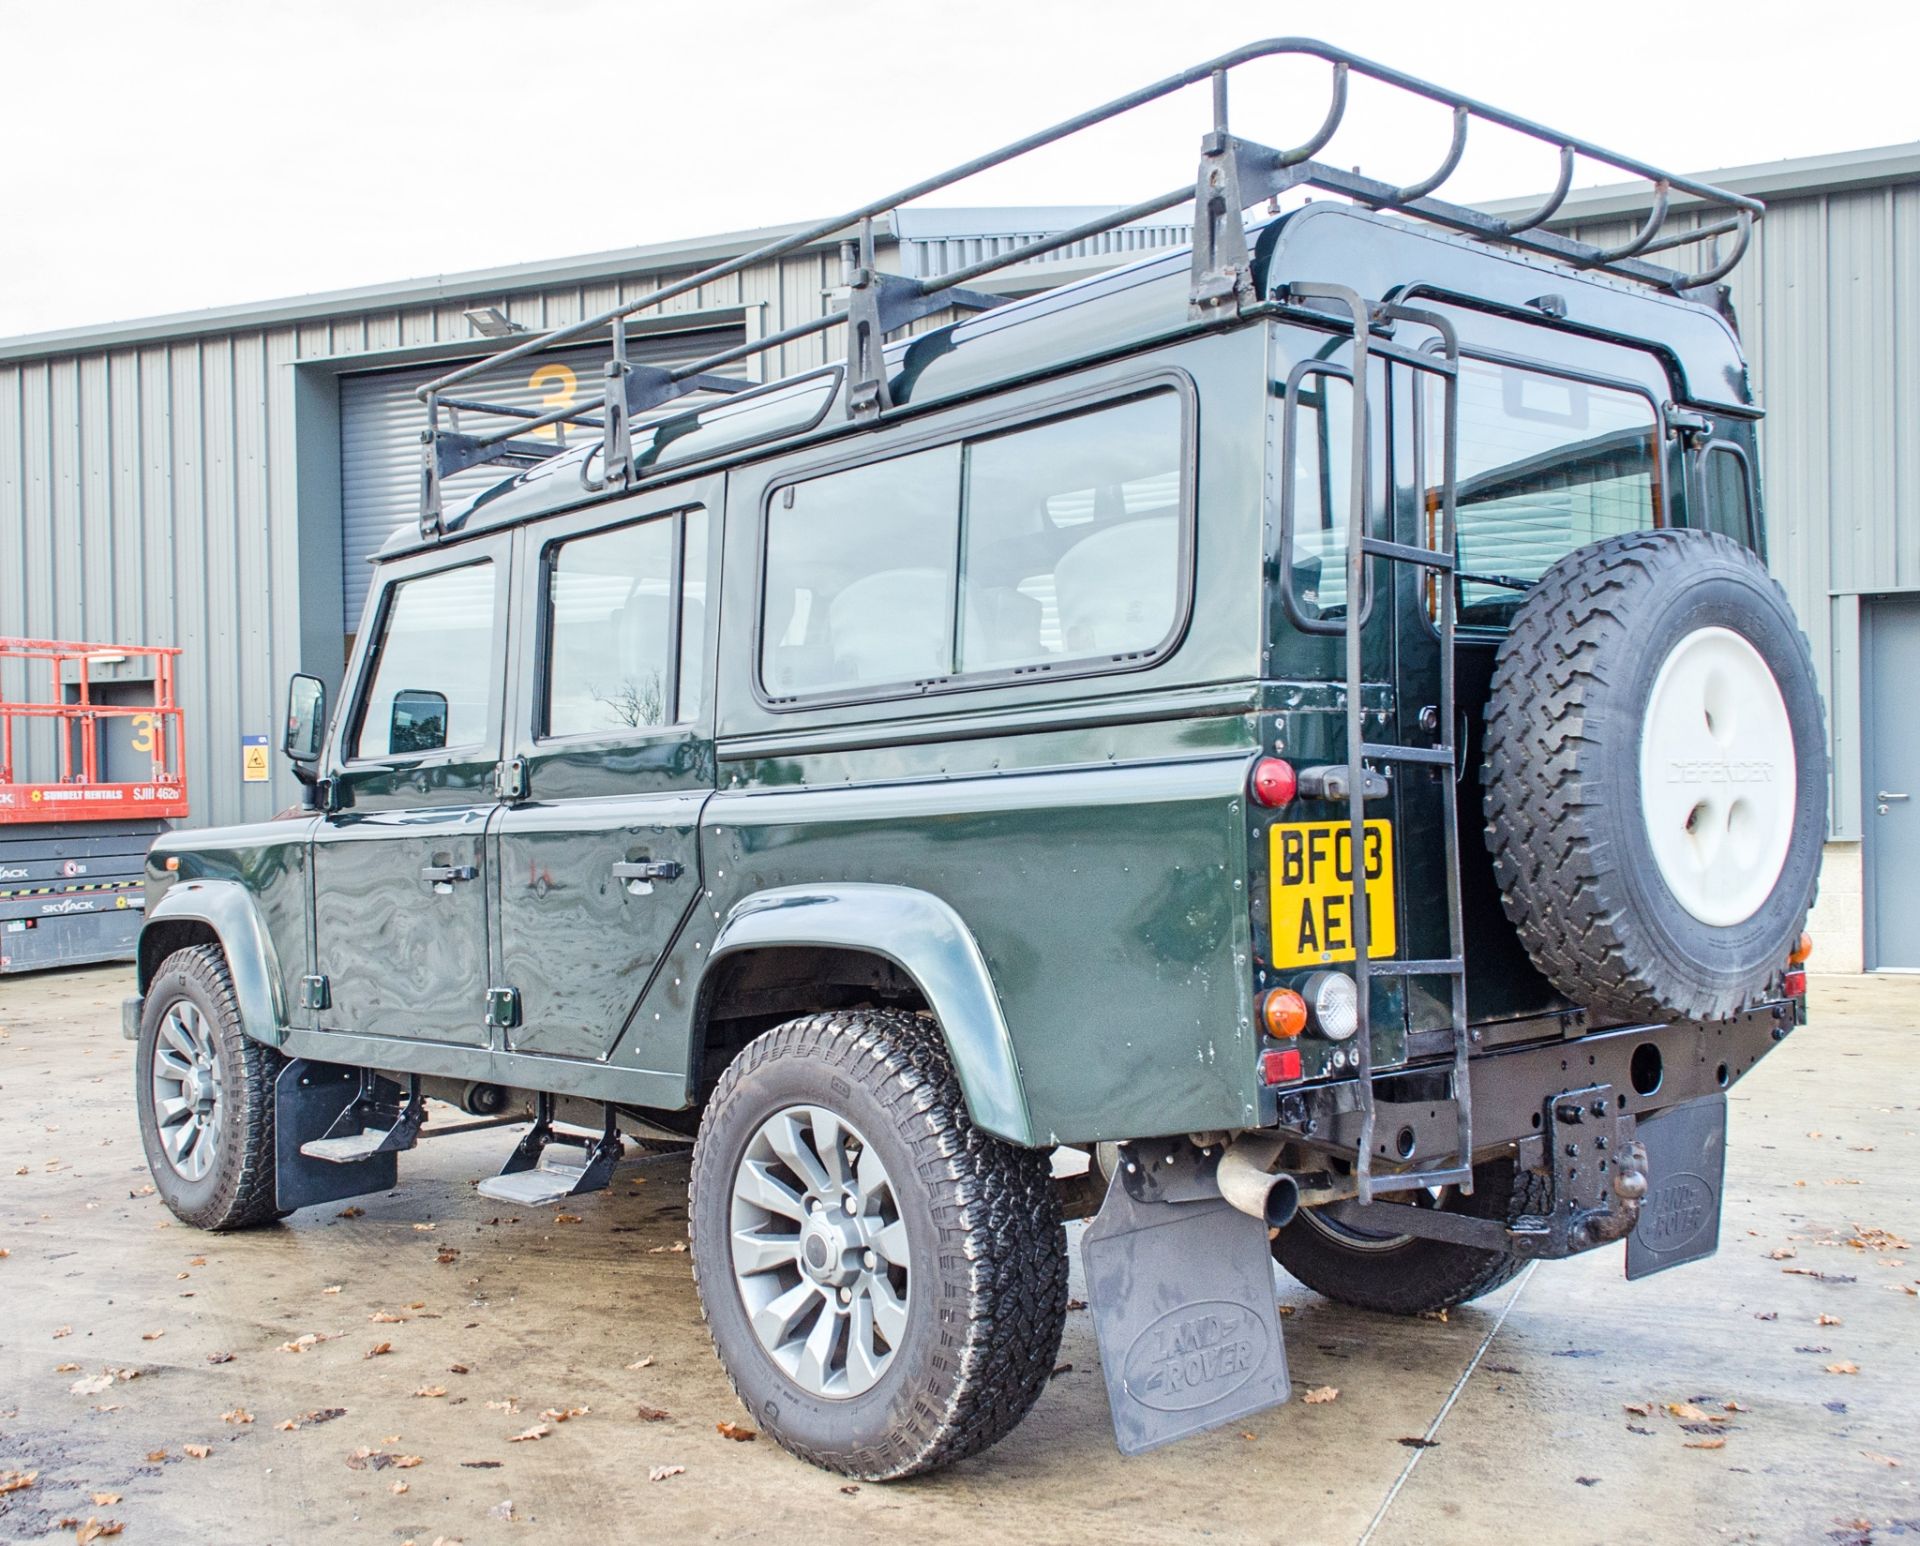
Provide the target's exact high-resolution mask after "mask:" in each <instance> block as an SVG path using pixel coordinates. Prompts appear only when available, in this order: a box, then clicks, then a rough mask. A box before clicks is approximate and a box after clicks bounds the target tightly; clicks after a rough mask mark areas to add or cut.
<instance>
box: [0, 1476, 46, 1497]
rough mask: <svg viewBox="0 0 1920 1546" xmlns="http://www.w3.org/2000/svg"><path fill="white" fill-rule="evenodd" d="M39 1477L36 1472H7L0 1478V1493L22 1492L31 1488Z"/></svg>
mask: <svg viewBox="0 0 1920 1546" xmlns="http://www.w3.org/2000/svg"><path fill="white" fill-rule="evenodd" d="M39 1475H40V1473H39V1472H38V1471H9V1472H7V1473H6V1475H4V1476H0V1493H7V1492H20V1491H23V1490H24V1489H26V1488H28V1487H31V1486H32V1485H33V1484H34V1481H35V1480H36V1479H37V1478H38V1477H39Z"/></svg>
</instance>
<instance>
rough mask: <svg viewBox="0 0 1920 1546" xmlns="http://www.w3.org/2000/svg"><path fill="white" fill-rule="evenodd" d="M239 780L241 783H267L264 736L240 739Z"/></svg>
mask: <svg viewBox="0 0 1920 1546" xmlns="http://www.w3.org/2000/svg"><path fill="white" fill-rule="evenodd" d="M240 779H241V782H242V783H247V784H264V783H265V782H266V781H267V738H266V737H265V736H264V735H243V736H241V737H240Z"/></svg>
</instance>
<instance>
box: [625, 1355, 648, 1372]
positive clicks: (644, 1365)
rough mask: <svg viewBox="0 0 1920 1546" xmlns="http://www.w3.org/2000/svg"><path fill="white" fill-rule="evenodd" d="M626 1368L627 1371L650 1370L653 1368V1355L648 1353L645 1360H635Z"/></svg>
mask: <svg viewBox="0 0 1920 1546" xmlns="http://www.w3.org/2000/svg"><path fill="white" fill-rule="evenodd" d="M627 1367H628V1368H629V1369H651V1368H652V1367H653V1354H651V1353H649V1354H647V1356H646V1357H645V1358H638V1359H635V1360H634V1361H633V1362H632V1363H630V1364H628V1365H627Z"/></svg>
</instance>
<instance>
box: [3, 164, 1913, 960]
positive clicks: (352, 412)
mask: <svg viewBox="0 0 1920 1546" xmlns="http://www.w3.org/2000/svg"><path fill="white" fill-rule="evenodd" d="M1707 175H1708V177H1709V180H1711V181H1714V182H1717V183H1720V184H1721V185H1723V186H1727V187H1730V188H1733V189H1736V190H1738V191H1740V192H1744V193H1750V194H1754V195H1757V196H1759V197H1762V198H1764V199H1766V200H1767V201H1768V205H1769V208H1768V214H1767V218H1766V219H1765V220H1764V221H1763V222H1762V223H1761V225H1760V227H1759V230H1758V234H1757V235H1756V238H1755V241H1754V246H1753V250H1752V251H1751V252H1750V253H1749V254H1748V256H1747V258H1746V260H1745V262H1744V263H1743V264H1742V265H1741V267H1740V268H1739V269H1738V270H1736V271H1735V274H1734V277H1733V280H1732V285H1733V294H1734V302H1735V305H1736V307H1737V309H1738V312H1739V314H1740V318H1741V321H1742V327H1743V332H1744V335H1745V337H1746V340H1747V347H1748V350H1749V353H1750V355H1751V358H1752V361H1753V365H1754V370H1755V374H1756V378H1757V383H1756V384H1757V389H1758V392H1759V397H1760V401H1761V403H1762V404H1763V405H1764V406H1765V407H1766V409H1767V410H1768V422H1767V424H1766V426H1765V427H1764V428H1763V429H1762V446H1763V466H1762V469H1761V473H1762V482H1763V489H1764V493H1765V499H1766V503H1767V506H1768V510H1769V517H1770V530H1771V534H1772V553H1771V556H1772V561H1773V564H1774V568H1775V570H1776V571H1777V572H1778V573H1779V575H1780V576H1781V578H1782V580H1783V581H1784V582H1785V583H1786V585H1787V587H1788V589H1789V591H1790V592H1791V594H1792V596H1793V601H1794V605H1795V608H1796V610H1797V611H1798V613H1799V615H1800V617H1801V619H1802V621H1803V622H1804V624H1805V626H1806V628H1807V631H1808V633H1809V635H1810V637H1811V638H1812V640H1813V643H1814V653H1815V657H1816V660H1817V662H1818V663H1819V666H1820V669H1821V672H1822V676H1823V685H1824V688H1825V692H1826V696H1827V701H1828V704H1829V707H1830V714H1831V720H1832V736H1833V752H1834V760H1833V766H1834V774H1833V790H1832V810H1833V837H1834V843H1833V845H1832V846H1831V847H1830V850H1829V863H1828V869H1827V878H1826V880H1825V882H1824V885H1823V895H1822V904H1821V911H1820V915H1819V918H1818V929H1819V932H1820V933H1821V934H1822V935H1823V936H1824V938H1823V939H1822V950H1821V956H1820V960H1821V962H1822V964H1824V965H1827V966H1829V967H1836V966H1845V965H1858V964H1859V963H1860V961H1861V959H1862V943H1861V941H1862V937H1863V915H1864V922H1865V936H1866V938H1867V940H1868V945H1867V957H1868V960H1869V963H1870V964H1894V956H1895V955H1897V954H1898V951H1897V950H1896V951H1894V952H1893V953H1891V954H1890V953H1889V951H1888V950H1887V949H1886V948H1885V945H1884V941H1882V944H1881V945H1879V946H1876V945H1875V944H1874V941H1875V939H1876V938H1877V936H1876V934H1875V928H1876V923H1877V921H1883V920H1881V919H1880V917H1879V915H1880V914H1887V915H1888V916H1891V914H1890V912H1889V907H1890V905H1891V904H1890V903H1889V901H1888V899H1887V896H1885V895H1882V896H1879V897H1876V895H1875V893H1874V891H1873V877H1874V875H1875V866H1874V853H1873V844H1872V843H1871V842H1870V843H1868V844H1867V845H1866V847H1865V850H1864V852H1863V845H1862V838H1863V835H1865V836H1867V837H1869V838H1872V837H1873V836H1874V829H1873V827H1872V825H1871V821H1870V817H1871V816H1872V814H1873V813H1874V811H1875V809H1876V807H1875V804H1874V802H1872V801H1864V802H1863V798H1862V795H1863V791H1864V790H1867V789H1868V785H1869V783H1870V782H1871V773H1872V768H1871V763H1872V746H1871V738H1870V737H1869V736H1868V734H1867V732H1868V731H1869V730H1870V728H1871V722H1872V716H1871V715H1869V714H1867V713H1865V712H1864V710H1863V703H1864V702H1865V701H1866V699H1865V696H1863V695H1865V694H1870V693H1871V691H1872V689H1873V684H1872V676H1873V670H1874V666H1873V661H1874V659H1875V656H1874V649H1873V640H1874V638H1875V637H1877V636H1878V635H1876V633H1875V627H1876V622H1879V623H1880V635H1884V636H1886V637H1892V635H1893V633H1894V632H1895V630H1894V628H1893V622H1894V621H1897V622H1899V623H1900V624H1901V626H1902V627H1904V626H1905V616H1904V613H1903V612H1902V608H1906V607H1910V608H1912V609H1913V611H1914V616H1915V626H1916V630H1920V144H1916V145H1906V146H1896V147H1890V148H1887V149H1881V150H1872V151H1862V152H1857V153H1852V154H1848V155H1841V156H1824V157H1815V158H1810V159H1807V160H1801V161H1792V162H1782V163H1775V164H1772V165H1768V166H1758V167H1747V168H1738V169H1735V170H1732V171H1729V172H1716V173H1710V174H1707ZM1534 203H1537V200H1515V201H1514V207H1515V208H1519V207H1522V206H1524V207H1528V208H1531V207H1532V205H1533V204H1534ZM1647 207H1648V194H1647V192H1646V190H1645V189H1644V188H1639V189H1635V188H1601V189H1592V190H1587V191H1584V192H1580V193H1576V194H1574V195H1573V196H1572V197H1571V198H1570V199H1569V200H1568V202H1567V205H1566V207H1565V218H1564V220H1563V221H1562V222H1560V223H1561V224H1562V225H1563V226H1565V227H1569V228H1571V229H1573V230H1574V231H1575V233H1576V234H1578V235H1580V236H1582V237H1586V238H1589V239H1595V240H1607V239H1615V240H1617V239H1620V237H1621V236H1622V235H1623V233H1624V232H1625V231H1627V230H1628V229H1631V228H1632V227H1633V226H1634V225H1636V224H1637V220H1638V217H1639V216H1641V215H1643V214H1644V212H1645V210H1646V208H1647ZM1088 213H1090V212H1089V211H1086V210H1080V209H1027V210H965V211H955V210H948V211H928V212H903V213H902V214H900V215H898V216H896V217H895V218H894V220H893V221H892V222H891V223H889V224H888V225H887V226H886V227H885V228H884V230H883V233H882V234H883V238H884V243H883V256H882V262H883V264H885V265H886V266H890V267H895V268H898V269H900V270H902V271H904V272H907V273H910V274H927V273H934V272H943V271H946V270H949V269H951V268H953V267H955V266H958V265H961V264H964V263H967V262H971V261H973V260H974V259H976V258H977V257H979V256H981V255H983V254H985V253H987V252H989V251H993V250H1004V249H1005V248H1006V247H1007V246H1010V245H1011V244H1012V243H1014V242H1015V241H1017V240H1021V239H1026V238H1030V237H1031V236H1033V235H1036V234H1039V233H1041V232H1044V231H1047V230H1057V229H1061V228H1063V227H1065V226H1067V225H1069V224H1072V223H1074V222H1075V221H1076V220H1079V219H1081V218H1084V217H1085V216H1086V215H1087V214H1088ZM1682 218H1685V217H1684V213H1683V215H1682ZM778 234H781V233H779V232H777V231H754V232H745V233H739V234H736V235H732V236H723V237H716V238H712V239H708V240H702V241H694V242H683V243H674V244H668V245H663V246H656V247H646V248H636V249H632V250H628V251H622V252H615V253H607V254H600V255H596V256H593V257H589V258H582V259H577V260H573V261H569V262H558V263H552V264H543V265H533V266H527V267H520V268H513V269H506V270H494V271H483V272H477V273H469V274H460V275H453V276H448V277H444V278H439V279H434V280H423V281H413V282H409V283H405V284H400V285H393V286H381V287H377V288H373V289H367V290H359V291H345V292H338V293H334V294H328V295H317V296H309V297H303V298H301V299H297V300H293V301H288V302H284V303H279V304H268V305H257V306H245V307H235V308H228V309H221V310H217V311H209V312H200V313H193V314H188V315H183V316H176V317H163V318H157V319H153V320H150V321H145V322H139V323H132V324H124V325H115V326H106V327H99V328H85V329H77V330H73V331H69V332H64V333H56V334H46V335H41V336H38V337H32V338H19V339H13V340H8V341H0V633H27V634H34V635H41V636H47V635H53V636H66V637H76V638H102V637H105V638H116V639H126V640H133V641H144V642H157V643H175V644H179V645H181V646H183V647H184V649H185V651H186V653H185V656H184V657H183V664H182V672H181V681H180V688H181V696H182V701H183V702H184V703H185V704H186V705H187V706H188V710H189V716H190V717H189V726H190V730H189V741H188V747H187V752H188V768H189V774H190V778H191V780H192V784H193V788H194V805H195V819H196V820H197V821H233V820H241V819H253V818H258V817H262V816H265V815H267V814H269V813H270V812H271V811H273V810H275V809H277V808H279V807H281V806H283V805H285V804H287V803H288V802H289V801H290V800H291V799H292V798H293V786H292V783H291V780H290V778H289V777H288V776H287V775H286V773H285V772H284V770H283V769H282V768H281V767H280V766H279V764H278V761H277V759H276V763H275V769H274V774H273V781H272V782H271V783H269V784H251V785H249V784H244V783H243V782H242V780H241V753H240V744H241V737H242V736H243V735H247V734H256V735H257V734H262V733H266V732H268V731H270V730H271V729H272V727H273V725H274V724H275V721H276V719H277V716H278V713H279V709H280V695H281V693H282V691H283V688H284V684H285V680H286V677H287V675H288V674H289V673H290V672H292V671H294V670H300V669H305V670H310V671H314V672H316V673H317V674H320V675H323V676H326V677H328V678H329V679H333V678H335V677H337V674H338V671H339V667H340V664H341V661H342V656H343V652H342V644H343V638H344V635H345V633H346V632H349V631H351V629H352V628H353V627H354V626H355V622H356V620H357V615H358V607H359V600H360V597H361V596H362V594H363V593H364V589H365V585H366V566H365V563H364V561H363V560H364V556H365V554H366V553H367V552H368V551H370V550H371V548H372V547H373V546H375V545H377V543H378V541H379V540H380V539H381V538H382V537H384V535H385V534H386V532H387V531H389V530H391V529H392V528H393V527H394V526H396V525H399V524H402V523H403V522H406V521H409V520H411V519H412V517H413V513H414V506H413V500H414V497H415V493H414V491H415V484H414V478H415V463H414V450H415V442H414V441H413V439H412V436H413V435H414V434H415V433H416V432H417V427H418V423H419V420H418V418H417V416H416V415H415V413H414V411H413V406H412V405H413V399H412V389H413V387H414V386H415V385H417V384H418V381H419V380H421V379H423V378H424V377H425V376H426V375H428V374H430V373H433V372H436V371H438V370H443V369H446V368H448V367H449V366H450V365H451V364H452V363H453V362H456V361H463V360H467V359H473V358H478V357H482V356H484V354H485V353H486V352H488V350H489V349H495V348H499V347H501V346H502V344H503V343H505V342H510V341H511V340H495V341H489V340H488V339H485V338H482V337H478V336H476V334H475V329H474V326H473V324H472V323H471V322H470V321H469V319H468V317H467V315H466V314H467V313H468V312H469V311H471V310H475V309H477V308H482V307H488V306H491V307H495V308H497V309H498V310H499V312H500V313H502V314H503V315H504V316H505V317H506V318H507V319H508V320H509V321H511V322H513V323H516V324H519V325H521V326H523V327H526V328H530V329H534V330H538V329H541V328H545V327H551V326H556V325H558V324H560V323H562V322H566V321H571V320H573V319H575V318H578V317H582V316H585V315H589V314H591V313H592V312H594V311H598V310H601V309H604V308H606V307H609V306H612V305H614V304H617V303H618V302H619V301H621V300H625V299H630V298H633V297H636V296H638V295H640V294H642V293H645V292H647V291H649V290H651V289H654V288H657V287H659V286H661V285H663V284H666V283H669V282H671V281H672V280H673V279H675V278H678V277H681V276H683V275H685V274H688V273H690V272H693V271H695V270H697V269H698V268H700V267H702V266H704V265H705V264H707V263H710V262H713V261H716V260H717V259H719V258H722V257H728V256H733V255H736V254H738V253H742V252H745V251H748V250H751V249H752V248H753V247H755V246H758V245H760V244H761V243H763V242H765V241H767V240H770V239H772V238H773V237H774V236H776V235H778ZM1185 239H1186V232H1185V230H1184V228H1183V227H1181V226H1180V225H1178V224H1177V223H1175V224H1167V225H1155V226H1148V227H1138V228H1129V229H1128V230H1126V231H1123V232H1117V233H1112V234H1111V235H1109V236H1107V237H1104V238H1101V239H1099V241H1098V242H1097V243H1095V244H1094V245H1093V246H1091V247H1089V248H1087V249H1085V250H1080V249H1068V250H1066V251H1063V252H1060V253H1057V254H1054V255H1052V256H1051V257H1050V258H1048V259H1046V260H1042V261H1041V262H1039V263H1036V264H1034V265H1031V269H1032V270H1033V272H1031V273H1029V274H1027V275H1025V276H1017V275H1016V276H998V280H999V282H998V283H995V282H994V281H991V280H990V281H987V282H986V283H985V285H984V287H985V288H997V289H1002V290H1008V291H1015V292H1017V291H1020V290H1027V289H1037V288H1042V287H1044V286H1045V285H1048V284H1053V283H1058V282H1061V281H1063V280H1065V279H1067V278H1070V277H1076V276H1077V275H1078V274H1080V273H1085V272H1089V271H1091V270H1093V269H1096V268H1100V267H1105V266H1108V265H1110V264H1112V263H1115V262H1121V261H1126V260H1127V259H1128V258H1130V257H1131V256H1133V255H1134V254H1135V253H1137V252H1139V251H1144V250H1148V249H1150V248H1152V247H1155V246H1161V245H1166V244H1168V243H1172V242H1181V241H1184V240H1185ZM838 283H839V260H838V253H837V249H836V247H835V246H834V244H831V243H825V244H822V245H821V246H820V247H819V248H817V249H814V250H810V251H808V252H806V253H804V254H801V255H796V256H789V257H787V258H784V259H782V260H779V261H777V262H775V263H770V264H763V265H759V266H757V267H754V268H751V269H749V270H747V271H746V272H744V273H742V274H740V275H738V276H735V277H734V278H732V279H729V280H727V281H724V282H723V283H721V284H717V285H714V286H709V287H707V288H706V289H703V290H701V291H699V292H696V293H693V294H689V295H686V296H683V297H680V298H678V299H677V300H675V301H674V302H672V303H670V304H669V305H668V306H667V307H665V308H663V309H662V311H661V312H659V313H645V314H643V317H644V318H645V319H646V320H644V321H642V322H641V323H640V324H639V327H638V328H637V329H636V331H637V332H640V331H644V333H645V344H644V347H645V350H646V353H645V355H643V356H642V357H647V358H652V359H655V360H674V359H688V358H692V357H693V356H694V355H695V354H697V353H702V352H708V351H709V350H710V349H712V348H713V347H715V346H716V345H717V344H724V343H725V342H727V341H730V340H733V339H744V338H752V337H759V336H765V335H767V334H770V333H773V332H776V331H778V330H779V329H781V328H783V327H786V326H789V325H791V324H793V323H795V322H798V321H801V320H803V319H805V318H809V317H814V316H818V315H821V314H822V313H823V312H824V310H825V309H827V307H828V305H829V297H830V296H831V294H832V292H833V291H834V289H835V288H836V287H837V285H838ZM836 347H837V340H835V339H834V338H832V337H815V338H813V339H809V340H807V341H806V342H804V343H801V344H798V345H793V346H789V347H787V348H785V349H783V350H782V351H780V353H779V354H778V356H773V355H769V356H766V357H763V359H762V360H761V361H758V362H754V365H755V368H756V370H757V371H759V372H762V373H765V374H775V373H779V372H784V371H788V370H795V369H800V368H803V367H804V366H806V365H809V364H811V363H813V362H814V361H815V360H816V359H817V358H818V357H819V355H820V351H822V350H831V349H834V348H836ZM639 353H640V350H639V349H636V354H639ZM526 363H530V364H533V365H535V369H534V370H530V371H527V370H523V371H522V372H520V373H519V374H518V375H515V376H514V377H512V378H511V379H507V380H503V382H502V383H500V386H502V387H505V388H506V389H507V390H508V391H510V392H517V393H519V394H521V397H522V400H523V401H527V402H540V403H545V404H554V403H557V402H559V401H561V400H562V398H561V397H560V396H556V395H555V394H563V393H565V392H567V391H581V392H584V393H591V392H593V391H594V390H595V389H596V388H595V386H594V383H593V382H592V381H591V380H590V379H589V380H586V381H584V382H583V381H582V380H581V379H580V378H581V372H580V371H579V370H578V369H576V368H575V367H576V366H577V365H578V364H579V363H580V362H578V361H574V360H573V359H572V358H571V356H570V355H569V354H568V353H567V352H566V351H559V352H557V353H556V354H554V355H552V356H543V357H542V358H541V359H540V360H539V361H537V362H526ZM498 391H499V387H496V389H495V393H496V395H497V393H498ZM490 475H491V474H488V473H486V472H484V471H482V472H479V473H476V474H473V475H471V476H474V477H478V478H485V477H488V476H490ZM1903 598H1905V599H1904V600H1903ZM1889 620H1891V621H1889ZM1915 636H1916V638H1920V631H1917V632H1916V635H1915ZM1887 670H1888V668H1887V666H1886V665H1885V664H1884V663H1883V664H1882V666H1881V673H1882V676H1883V678H1884V677H1885V676H1886V674H1887ZM1916 674H1920V673H1916ZM8 685H12V684H8ZM1915 793H1916V794H1920V791H1915ZM1863 860H1864V862H1863ZM1916 863H1920V855H1916ZM1882 868H1883V871H1886V872H1889V873H1890V872H1891V870H1892V867H1891V866H1883V867H1882ZM1881 889H1882V891H1883V892H1886V891H1888V888H1887V887H1882V888H1881ZM1902 927H1906V925H1902ZM1911 935H1912V938H1911V942H1910V948H1911V949H1912V950H1913V951H1914V952H1915V953H1916V958H1915V959H1914V961H1913V963H1912V964H1920V918H1915V919H1914V920H1913V922H1912V925H1911Z"/></svg>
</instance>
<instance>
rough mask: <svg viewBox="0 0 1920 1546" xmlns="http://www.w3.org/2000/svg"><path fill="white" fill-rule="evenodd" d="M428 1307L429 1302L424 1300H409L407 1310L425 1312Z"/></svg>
mask: <svg viewBox="0 0 1920 1546" xmlns="http://www.w3.org/2000/svg"><path fill="white" fill-rule="evenodd" d="M426 1307H427V1301H426V1300H424V1299H409V1300H408V1301H407V1308H408V1309H409V1310H424V1309H426Z"/></svg>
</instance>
